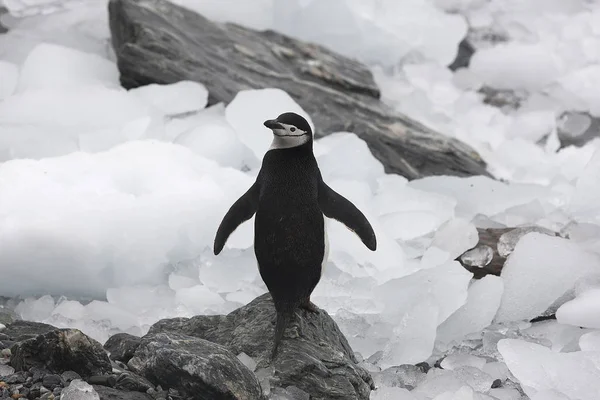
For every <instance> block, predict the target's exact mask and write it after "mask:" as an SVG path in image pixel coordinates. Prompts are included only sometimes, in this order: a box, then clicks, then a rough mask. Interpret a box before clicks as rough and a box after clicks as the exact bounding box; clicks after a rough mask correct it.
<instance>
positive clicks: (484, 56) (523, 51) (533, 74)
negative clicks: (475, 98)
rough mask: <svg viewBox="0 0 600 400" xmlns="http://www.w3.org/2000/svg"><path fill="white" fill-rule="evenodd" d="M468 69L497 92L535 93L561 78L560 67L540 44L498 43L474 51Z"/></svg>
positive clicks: (550, 53)
mask: <svg viewBox="0 0 600 400" xmlns="http://www.w3.org/2000/svg"><path fill="white" fill-rule="evenodd" d="M469 68H470V69H471V70H472V71H473V72H474V73H475V74H477V75H478V76H480V77H481V79H483V81H484V82H485V83H486V84H487V85H489V86H492V87H494V88H497V89H524V90H539V89H542V88H544V87H545V86H546V85H548V84H550V83H551V82H553V81H554V80H556V79H558V78H559V77H560V76H561V73H562V71H561V65H560V64H559V62H558V58H557V57H556V55H555V54H553V52H552V51H551V50H550V49H547V48H545V47H544V46H543V45H541V44H524V43H517V42H508V43H500V44H497V45H495V46H493V47H490V48H483V49H478V50H477V51H476V52H475V54H473V57H472V58H471V62H470V64H469Z"/></svg>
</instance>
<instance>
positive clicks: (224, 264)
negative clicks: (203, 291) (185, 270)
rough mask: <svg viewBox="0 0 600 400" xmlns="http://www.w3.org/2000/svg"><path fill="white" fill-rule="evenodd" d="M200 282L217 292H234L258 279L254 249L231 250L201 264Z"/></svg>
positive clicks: (209, 258) (211, 257) (210, 257)
mask: <svg viewBox="0 0 600 400" xmlns="http://www.w3.org/2000/svg"><path fill="white" fill-rule="evenodd" d="M199 277H200V281H201V282H202V283H203V284H204V285H206V286H207V287H208V288H209V289H211V290H214V291H218V292H221V293H223V292H225V293H228V292H235V291H236V290H240V289H242V288H243V287H244V286H245V285H246V284H248V283H250V282H253V281H254V280H255V279H256V278H257V277H258V268H257V265H256V257H255V255H254V249H246V250H243V251H240V250H231V251H228V252H224V253H223V254H220V255H219V256H218V257H214V256H209V257H207V258H206V259H205V260H203V262H202V266H201V267H200V271H199Z"/></svg>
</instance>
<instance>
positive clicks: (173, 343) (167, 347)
mask: <svg viewBox="0 0 600 400" xmlns="http://www.w3.org/2000/svg"><path fill="white" fill-rule="evenodd" d="M128 366H129V368H130V369H131V370H132V371H134V372H136V373H138V374H140V375H142V376H145V377H146V378H148V379H149V380H150V381H152V382H154V383H156V384H158V385H160V386H161V387H163V388H173V389H176V390H178V391H179V392H180V393H181V394H183V395H185V396H186V397H189V398H194V399H199V400H259V399H262V391H261V387H260V383H259V382H258V379H257V378H256V376H255V375H254V374H253V373H252V372H251V371H250V370H248V368H246V367H245V366H244V364H242V362H241V361H240V360H238V359H237V357H236V356H235V354H233V353H231V352H230V351H229V350H227V349H226V348H225V347H223V346H221V345H218V344H216V343H212V342H209V341H207V340H204V339H199V338H195V337H191V336H188V335H185V334H182V333H177V332H161V333H156V334H149V335H146V336H144V337H143V338H142V342H141V343H140V346H139V347H138V348H137V350H136V352H135V355H134V356H133V358H132V359H131V360H129V363H128Z"/></svg>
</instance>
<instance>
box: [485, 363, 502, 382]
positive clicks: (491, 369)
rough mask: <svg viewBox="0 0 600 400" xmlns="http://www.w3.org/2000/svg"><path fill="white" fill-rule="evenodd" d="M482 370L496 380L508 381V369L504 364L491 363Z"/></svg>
mask: <svg viewBox="0 0 600 400" xmlns="http://www.w3.org/2000/svg"><path fill="white" fill-rule="evenodd" d="M481 370H482V371H483V372H485V373H486V374H488V375H489V376H491V377H492V379H494V380H496V379H500V380H501V381H505V380H506V379H508V375H509V371H508V367H507V366H506V364H504V363H503V362H498V361H493V362H489V363H487V364H485V365H484V366H483V368H482V369H481Z"/></svg>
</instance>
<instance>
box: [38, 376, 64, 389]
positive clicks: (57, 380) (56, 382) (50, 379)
mask: <svg viewBox="0 0 600 400" xmlns="http://www.w3.org/2000/svg"><path fill="white" fill-rule="evenodd" d="M42 384H43V385H44V386H46V387H47V388H48V389H50V390H52V389H54V388H55V387H57V386H60V385H61V384H62V379H61V377H60V375H55V374H49V375H46V376H44V378H43V379H42Z"/></svg>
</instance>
